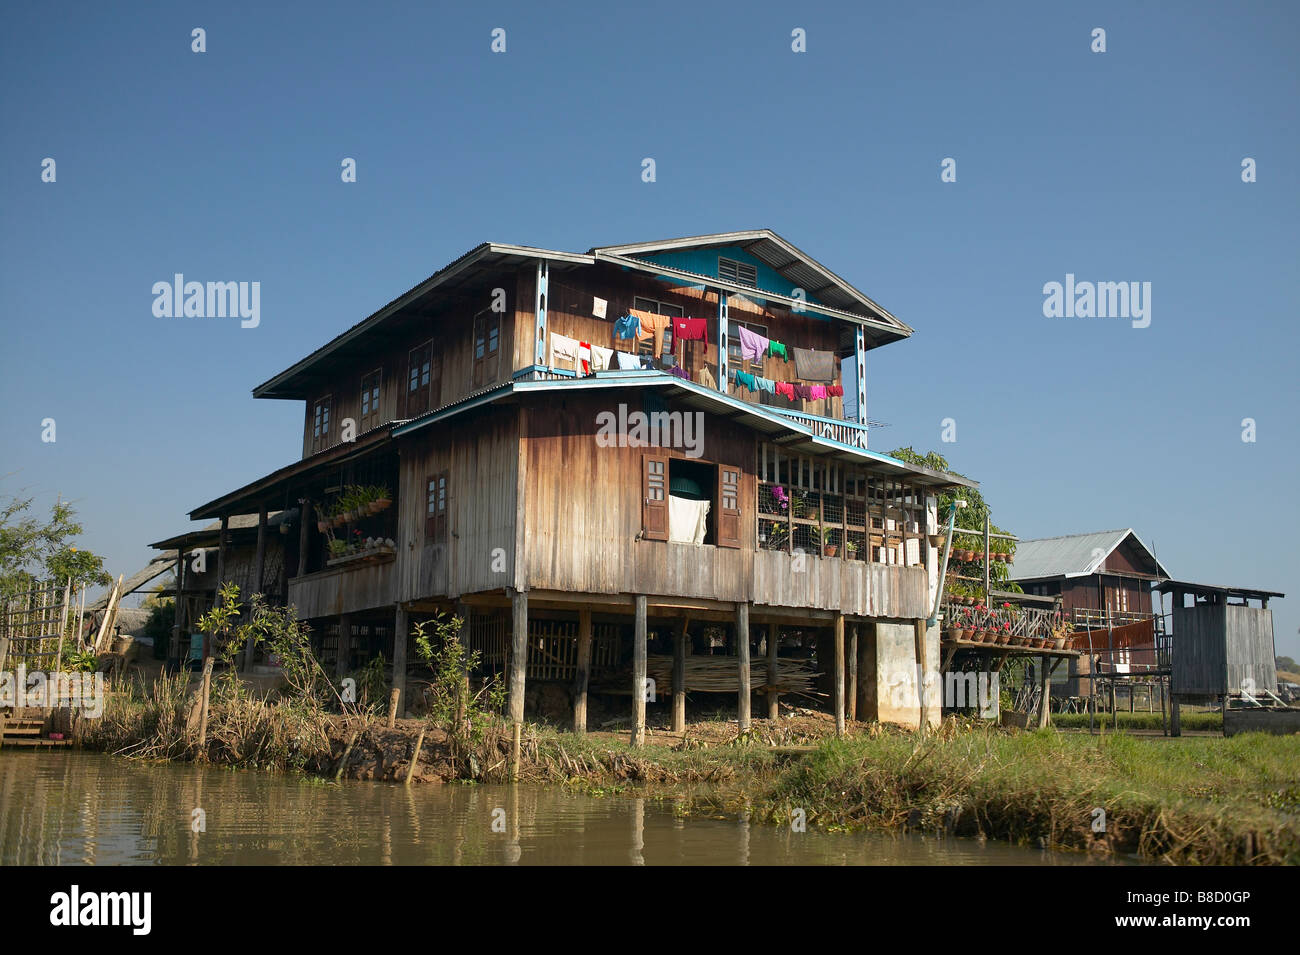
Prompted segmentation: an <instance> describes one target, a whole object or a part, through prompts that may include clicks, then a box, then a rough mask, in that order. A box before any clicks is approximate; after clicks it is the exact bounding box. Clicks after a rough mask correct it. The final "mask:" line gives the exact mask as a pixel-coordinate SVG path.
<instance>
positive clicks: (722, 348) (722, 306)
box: [718, 289, 728, 395]
mask: <svg viewBox="0 0 1300 955" xmlns="http://www.w3.org/2000/svg"><path fill="white" fill-rule="evenodd" d="M727 299H728V295H727V293H726V292H724V291H722V289H718V390H719V391H720V392H722V393H723V394H724V395H725V394H726V393H727V322H728V318H727V316H728V312H727Z"/></svg>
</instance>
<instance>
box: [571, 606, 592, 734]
mask: <svg viewBox="0 0 1300 955" xmlns="http://www.w3.org/2000/svg"><path fill="white" fill-rule="evenodd" d="M590 677H591V608H590V607H584V608H583V609H581V610H579V611H578V660H577V673H576V675H575V677H574V682H573V731H574V732H575V733H577V734H579V735H582V734H583V733H586V732H587V682H588V680H589V679H590Z"/></svg>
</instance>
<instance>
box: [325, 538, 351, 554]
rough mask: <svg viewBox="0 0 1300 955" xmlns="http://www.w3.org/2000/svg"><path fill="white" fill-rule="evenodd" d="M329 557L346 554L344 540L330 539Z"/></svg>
mask: <svg viewBox="0 0 1300 955" xmlns="http://www.w3.org/2000/svg"><path fill="white" fill-rule="evenodd" d="M329 549H330V556H331V557H342V556H344V555H345V554H346V553H347V552H348V542H347V541H345V540H338V539H331V540H330V542H329Z"/></svg>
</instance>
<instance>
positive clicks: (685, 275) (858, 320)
mask: <svg viewBox="0 0 1300 955" xmlns="http://www.w3.org/2000/svg"><path fill="white" fill-rule="evenodd" d="M595 256H596V258H597V260H599V261H601V262H609V263H611V264H613V265H619V266H622V267H623V268H628V269H634V270H637V271H640V272H647V273H649V274H651V275H658V276H660V277H663V278H670V279H673V280H676V281H680V282H682V283H683V284H686V285H704V286H709V287H712V288H717V289H722V290H724V291H726V292H728V293H731V294H736V295H744V296H747V297H756V298H764V299H768V300H769V301H773V302H779V303H781V304H782V305H784V306H786V307H788V308H791V309H799V310H802V311H804V312H815V313H816V314H819V315H824V316H826V317H827V318H838V319H840V320H842V321H845V322H851V323H853V324H856V325H861V326H862V327H863V328H866V329H870V330H871V331H872V332H874V333H875V339H874V340H873V342H872V343H871V347H873V348H878V347H880V346H881V345H886V344H889V343H890V342H895V341H901V340H903V339H904V338H908V337H910V336H911V334H912V329H911V328H910V327H908V326H907V325H906V324H904V323H903V322H901V321H899V320H898V319H896V318H894V317H893V316H892V315H889V313H888V312H885V310H884V309H881V308H880V307H879V306H873V307H874V308H876V309H877V310H879V311H880V312H881V313H882V316H885V317H882V318H873V317H871V316H868V315H858V314H856V313H855V312H848V311H845V310H844V309H840V308H835V307H834V306H831V305H821V304H817V303H813V302H808V301H803V300H800V299H795V298H792V297H790V296H788V295H782V294H780V293H779V292H770V291H768V290H767V289H760V288H755V287H754V286H752V285H741V284H740V283H739V282H731V281H728V280H727V279H720V278H717V277H715V276H712V275H702V274H700V273H698V272H688V271H686V270H685V269H677V268H673V267H672V266H668V265H662V264H659V263H656V262H648V261H646V260H645V259H638V258H634V257H632V256H627V255H619V254H617V253H612V252H603V251H599V250H597V251H596V252H595ZM859 294H860V293H859Z"/></svg>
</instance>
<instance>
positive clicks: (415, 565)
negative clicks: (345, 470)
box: [396, 406, 519, 601]
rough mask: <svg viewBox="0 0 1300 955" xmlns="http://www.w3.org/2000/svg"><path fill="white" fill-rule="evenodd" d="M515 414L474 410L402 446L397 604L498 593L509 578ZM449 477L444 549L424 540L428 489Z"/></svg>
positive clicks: (508, 409) (503, 409)
mask: <svg viewBox="0 0 1300 955" xmlns="http://www.w3.org/2000/svg"><path fill="white" fill-rule="evenodd" d="M518 442H519V429H518V410H517V409H516V408H514V407H509V406H507V407H497V408H489V409H484V410H482V411H474V412H470V413H468V414H465V415H462V416H459V417H457V418H454V419H453V420H452V422H450V423H448V424H444V425H438V424H434V425H429V426H427V427H426V428H424V429H422V430H420V431H417V432H415V433H413V434H412V435H410V436H409V437H408V438H406V439H403V441H402V442H401V444H400V455H401V494H400V496H399V498H398V504H399V506H400V508H401V512H400V514H399V520H398V533H399V535H400V536H399V537H398V541H397V547H398V556H397V564H398V574H397V577H398V583H397V588H396V599H398V600H403V601H405V600H418V599H421V598H426V597H443V596H448V597H456V596H459V595H460V594H463V593H474V592H478V591H488V590H499V589H500V588H503V587H505V586H507V585H508V584H509V583H510V582H511V580H512V576H513V573H514V541H515V536H514V535H515V531H514V527H515V478H516V468H517V467H518V446H519V445H518ZM443 471H447V472H448V478H449V481H448V484H449V491H448V508H449V520H448V528H447V541H446V543H433V542H430V541H429V540H428V539H427V537H426V534H425V507H426V483H427V481H428V479H429V477H431V476H432V475H435V474H439V473H441V472H443Z"/></svg>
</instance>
